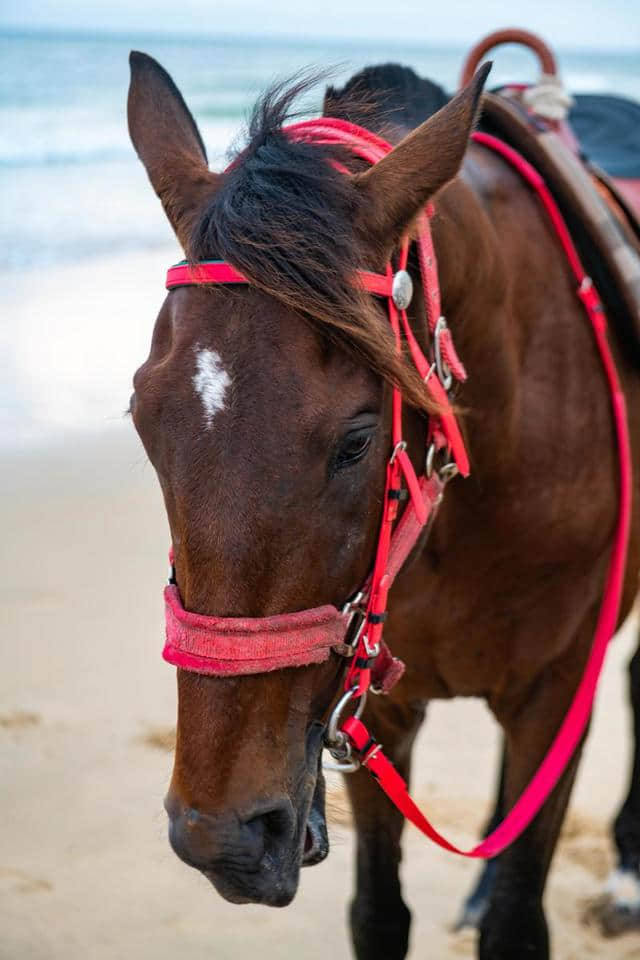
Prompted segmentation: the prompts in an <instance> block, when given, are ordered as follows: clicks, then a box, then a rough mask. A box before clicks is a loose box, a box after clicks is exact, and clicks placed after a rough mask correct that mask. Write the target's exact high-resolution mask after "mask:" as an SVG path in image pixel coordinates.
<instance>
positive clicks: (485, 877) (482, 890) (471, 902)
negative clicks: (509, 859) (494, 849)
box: [453, 860, 497, 933]
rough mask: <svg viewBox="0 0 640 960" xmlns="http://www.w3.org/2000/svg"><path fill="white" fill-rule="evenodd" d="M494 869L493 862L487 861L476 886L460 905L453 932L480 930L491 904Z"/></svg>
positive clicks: (494, 862)
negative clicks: (469, 929) (468, 929)
mask: <svg viewBox="0 0 640 960" xmlns="http://www.w3.org/2000/svg"><path fill="white" fill-rule="evenodd" d="M496 867H497V864H496V861H495V860H489V861H488V862H487V863H486V864H485V866H484V869H483V871H482V873H481V874H480V879H479V880H478V883H477V885H476V886H475V888H474V889H473V891H472V892H471V894H470V895H469V896H468V897H467V899H466V900H465V902H464V904H463V905H462V910H461V912H460V916H459V917H458V919H457V920H456V922H455V924H454V926H453V929H454V932H456V933H457V932H458V931H459V930H465V929H467V928H471V929H473V930H479V929H480V927H481V925H482V921H483V920H484V917H485V914H486V912H487V910H488V909H489V903H490V902H491V894H492V892H493V883H494V880H495V875H496Z"/></svg>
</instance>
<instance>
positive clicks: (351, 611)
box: [342, 590, 367, 654]
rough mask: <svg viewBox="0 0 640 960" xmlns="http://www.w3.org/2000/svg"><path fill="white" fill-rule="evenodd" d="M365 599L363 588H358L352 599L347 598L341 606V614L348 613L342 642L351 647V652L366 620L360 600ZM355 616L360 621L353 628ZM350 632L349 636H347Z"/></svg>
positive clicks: (354, 648)
mask: <svg viewBox="0 0 640 960" xmlns="http://www.w3.org/2000/svg"><path fill="white" fill-rule="evenodd" d="M364 599H365V594H364V590H359V591H358V592H357V593H356V595H355V597H354V598H353V599H352V600H347V602H346V603H345V605H344V607H343V608H342V613H343V614H348V616H349V619H348V621H347V629H346V631H345V635H344V642H345V643H346V645H347V646H348V647H350V648H351V652H352V654H353V653H354V652H355V650H356V648H357V646H358V643H359V642H360V637H361V636H362V631H363V630H364V625H365V623H366V622H367V613H366V610H365V609H364V607H363V606H362V602H363V600H364ZM357 617H360V622H359V623H358V624H357V626H356V627H355V628H354V622H355V620H356V618H357ZM349 634H351V636H349Z"/></svg>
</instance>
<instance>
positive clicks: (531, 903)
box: [479, 648, 581, 960]
mask: <svg viewBox="0 0 640 960" xmlns="http://www.w3.org/2000/svg"><path fill="white" fill-rule="evenodd" d="M572 654H573V658H574V660H575V657H576V654H575V648H573V649H572ZM562 666H563V665H561V664H559V665H558V669H557V670H554V669H549V670H547V671H545V675H544V676H543V677H541V678H540V680H539V681H538V683H537V685H536V687H535V688H534V689H533V691H532V693H531V695H530V696H529V697H528V698H527V700H526V704H525V705H524V707H523V708H522V709H521V710H520V711H519V712H518V713H517V714H515V715H510V716H509V717H508V720H507V719H505V720H504V721H503V722H504V726H505V732H506V743H507V751H506V767H505V785H504V794H505V805H506V807H507V809H510V808H511V807H512V806H513V804H514V803H515V801H516V800H517V798H518V797H519V796H520V794H521V793H522V791H523V789H524V788H525V787H526V786H527V784H528V782H529V781H530V779H531V776H532V775H533V773H534V771H535V769H536V768H537V766H538V764H539V763H540V762H541V761H542V759H543V757H544V755H545V752H546V750H547V749H548V746H549V744H550V743H551V741H552V739H553V737H554V735H555V733H556V731H557V729H558V727H559V725H560V723H561V722H562V719H563V716H564V714H565V712H566V710H567V709H568V706H569V695H568V694H569V690H568V680H567V674H566V673H564V675H563V670H562ZM569 676H570V674H569ZM580 753H581V748H578V749H577V750H576V752H575V754H574V756H573V758H572V760H571V762H570V764H569V765H568V767H567V769H566V770H565V772H564V774H563V776H562V777H561V779H560V781H559V782H558V784H557V786H556V787H555V789H554V790H553V792H552V793H551V795H550V796H549V797H548V799H547V801H546V803H545V804H544V806H543V808H542V810H541V811H540V812H539V813H538V815H537V817H536V818H535V819H534V820H533V821H532V823H531V824H530V825H529V827H528V828H527V829H526V830H525V831H524V833H523V834H522V835H521V836H520V837H519V838H518V840H516V841H515V843H514V844H513V845H512V846H511V847H509V848H508V849H507V850H505V852H504V853H503V854H501V856H500V857H499V858H498V859H497V862H496V871H495V878H494V885H493V892H492V896H491V901H490V903H489V907H488V909H487V911H486V913H485V916H484V918H483V920H482V924H481V928H480V941H479V957H480V960H525V958H526V960H549V933H548V929H547V921H546V918H545V914H544V909H543V906H542V896H543V893H544V887H545V883H546V879H547V874H548V871H549V867H550V865H551V859H552V856H553V852H554V849H555V846H556V843H557V839H558V835H559V833H560V828H561V826H562V822H563V819H564V815H565V812H566V809H567V804H568V802H569V796H570V794H571V788H572V786H573V781H574V778H575V774H576V771H577V769H578V764H579V758H580Z"/></svg>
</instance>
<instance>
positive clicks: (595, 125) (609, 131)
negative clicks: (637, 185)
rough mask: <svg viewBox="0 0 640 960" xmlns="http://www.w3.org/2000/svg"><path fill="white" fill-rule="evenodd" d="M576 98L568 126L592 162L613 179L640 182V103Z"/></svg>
mask: <svg viewBox="0 0 640 960" xmlns="http://www.w3.org/2000/svg"><path fill="white" fill-rule="evenodd" d="M573 99H574V105H573V106H572V108H571V110H570V111H569V125H570V127H571V129H572V130H573V132H574V133H575V135H576V137H577V138H578V140H579V141H580V146H581V148H582V149H583V150H584V153H585V154H586V156H587V157H588V158H589V160H590V161H592V162H593V163H597V165H598V166H599V167H602V169H603V170H605V171H606V172H607V173H608V174H609V176H610V177H615V178H616V179H617V178H618V177H623V178H624V179H626V180H635V179H640V103H636V102H635V101H634V100H629V99H628V98H627V97H618V96H613V95H611V94H601V93H598V94H595V93H578V94H575V95H574V97H573Z"/></svg>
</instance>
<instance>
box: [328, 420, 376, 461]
mask: <svg viewBox="0 0 640 960" xmlns="http://www.w3.org/2000/svg"><path fill="white" fill-rule="evenodd" d="M372 438H373V431H372V430H371V429H364V430H363V429H361V430H352V431H351V433H348V434H347V435H346V436H345V437H343V438H342V440H341V442H340V445H339V447H338V451H337V453H336V456H335V459H334V462H333V469H334V470H341V469H342V468H343V467H350V466H351V464H353V463H357V462H358V460H362V458H363V457H364V455H365V453H366V452H367V450H368V449H369V447H370V445H371V440H372Z"/></svg>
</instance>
